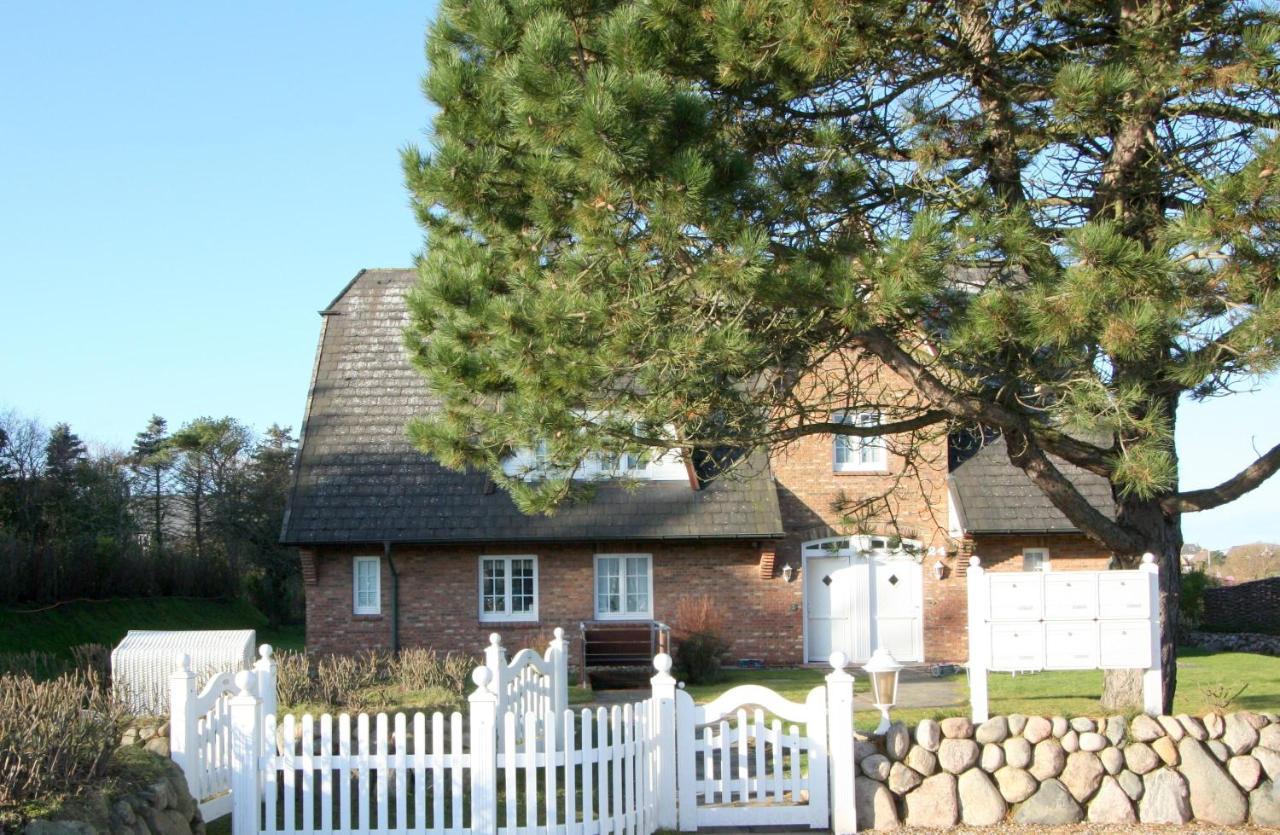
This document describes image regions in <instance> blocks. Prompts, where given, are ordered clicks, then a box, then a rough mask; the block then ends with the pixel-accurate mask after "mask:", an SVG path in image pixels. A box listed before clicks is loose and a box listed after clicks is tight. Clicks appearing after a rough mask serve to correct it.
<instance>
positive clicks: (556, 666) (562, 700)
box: [546, 626, 569, 749]
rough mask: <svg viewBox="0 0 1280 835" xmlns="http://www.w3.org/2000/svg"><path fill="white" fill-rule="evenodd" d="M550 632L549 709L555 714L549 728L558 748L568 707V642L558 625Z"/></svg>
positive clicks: (562, 738) (548, 657) (562, 735)
mask: <svg viewBox="0 0 1280 835" xmlns="http://www.w3.org/2000/svg"><path fill="white" fill-rule="evenodd" d="M551 634H552V635H553V636H554V637H552V639H551V646H549V647H547V656H546V657H547V660H548V661H550V662H551V711H552V713H553V714H554V715H555V721H554V723H553V725H552V729H551V730H552V732H553V733H554V734H555V745H556V747H557V749H558V748H559V747H560V746H561V744H562V743H563V741H564V713H565V711H566V710H568V709H569V642H568V641H566V640H565V638H564V629H562V628H561V627H559V626H557V627H556V628H555V629H553V630H551Z"/></svg>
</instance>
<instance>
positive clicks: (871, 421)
mask: <svg viewBox="0 0 1280 835" xmlns="http://www.w3.org/2000/svg"><path fill="white" fill-rule="evenodd" d="M831 420H832V422H833V423H842V424H845V425H847V426H857V427H861V428H871V427H873V426H879V425H880V413H879V412H836V413H835V414H833V415H832V416H831ZM885 461H886V454H885V443H884V438H883V437H882V436H878V435H867V436H859V435H836V436H835V438H834V444H833V450H832V466H833V468H834V469H835V470H836V471H837V472H860V471H879V470H883V469H885V466H886V465H885Z"/></svg>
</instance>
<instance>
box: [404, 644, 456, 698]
mask: <svg viewBox="0 0 1280 835" xmlns="http://www.w3.org/2000/svg"><path fill="white" fill-rule="evenodd" d="M391 675H392V678H394V679H395V681H396V683H397V684H399V685H400V687H401V688H403V689H404V690H408V691H416V690H427V689H430V688H432V687H447V684H446V678H445V673H444V662H443V661H441V660H440V656H439V654H437V653H436V651H435V650H433V649H426V648H423V647H413V648H410V649H402V650H400V653H399V654H398V655H397V656H396V657H395V658H394V659H393V660H392V663H391Z"/></svg>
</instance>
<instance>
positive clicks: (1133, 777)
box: [1116, 769, 1145, 800]
mask: <svg viewBox="0 0 1280 835" xmlns="http://www.w3.org/2000/svg"><path fill="white" fill-rule="evenodd" d="M1116 782H1117V783H1119V784H1120V788H1122V789H1124V793H1125V794H1127V795H1129V799H1130V800H1139V799H1141V797H1142V793H1143V791H1144V790H1145V787H1144V786H1143V785H1142V778H1141V777H1139V776H1138V775H1137V774H1134V773H1133V772H1132V771H1129V770H1127V769H1126V770H1124V771H1121V772H1120V774H1119V776H1118V777H1116Z"/></svg>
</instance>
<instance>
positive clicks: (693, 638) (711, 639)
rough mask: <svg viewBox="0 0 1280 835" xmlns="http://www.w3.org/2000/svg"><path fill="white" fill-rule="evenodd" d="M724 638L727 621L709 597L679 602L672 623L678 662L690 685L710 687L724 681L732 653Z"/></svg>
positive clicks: (688, 597)
mask: <svg viewBox="0 0 1280 835" xmlns="http://www.w3.org/2000/svg"><path fill="white" fill-rule="evenodd" d="M723 635H724V617H723V615H721V613H720V609H719V608H718V607H717V606H716V603H715V601H714V600H712V599H711V597H710V596H709V595H705V594H700V595H690V596H687V597H682V598H680V599H679V600H677V601H676V613H675V617H674V618H673V619H672V623H671V637H672V639H673V640H674V641H675V662H676V667H677V668H678V669H679V671H680V673H681V674H682V676H683V677H684V679H685V680H686V681H688V682H689V683H690V684H709V683H711V682H715V681H719V680H720V679H721V678H722V676H723V671H722V668H723V666H724V659H725V656H726V655H727V653H728V651H729V643H728V641H726V640H725V639H724V637H723Z"/></svg>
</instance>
